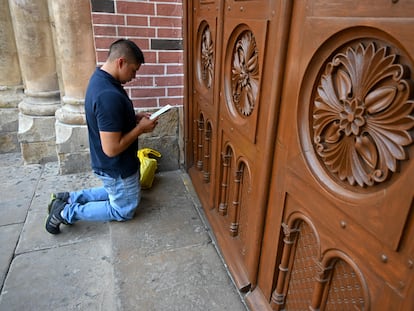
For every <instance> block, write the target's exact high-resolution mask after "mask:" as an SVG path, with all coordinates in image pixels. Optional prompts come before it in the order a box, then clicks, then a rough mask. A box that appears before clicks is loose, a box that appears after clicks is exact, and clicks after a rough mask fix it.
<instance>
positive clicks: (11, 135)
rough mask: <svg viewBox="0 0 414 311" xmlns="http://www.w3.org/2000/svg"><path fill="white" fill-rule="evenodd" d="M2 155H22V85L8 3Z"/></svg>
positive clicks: (3, 21)
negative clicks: (20, 105)
mask: <svg viewBox="0 0 414 311" xmlns="http://www.w3.org/2000/svg"><path fill="white" fill-rule="evenodd" d="M0 8H2V9H1V10H0V153H6V152H19V151H20V145H19V143H18V141H17V130H18V124H19V122H18V121H19V109H18V108H17V106H18V104H19V102H20V101H21V100H22V98H23V84H22V78H21V74H20V66H19V58H18V56H17V49H16V43H15V41H14V32H13V26H12V22H11V18H10V10H9V3H8V0H0Z"/></svg>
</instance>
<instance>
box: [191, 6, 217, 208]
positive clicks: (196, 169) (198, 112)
mask: <svg viewBox="0 0 414 311" xmlns="http://www.w3.org/2000/svg"><path fill="white" fill-rule="evenodd" d="M220 5H221V4H220V1H219V0H200V1H194V2H191V4H189V5H188V9H189V10H190V11H189V12H190V14H191V17H190V21H191V24H190V26H189V27H188V28H189V29H188V31H189V33H190V35H189V38H190V39H191V40H190V44H189V46H188V48H189V49H190V57H189V64H190V65H189V69H190V73H191V74H190V78H189V81H188V85H189V88H190V96H189V101H190V104H189V105H188V107H189V119H190V121H191V123H190V124H189V131H190V133H189V135H187V137H188V139H191V144H190V150H189V151H190V152H191V154H190V155H187V161H189V159H191V168H190V169H189V173H190V176H191V178H192V181H193V183H194V185H195V188H196V190H197V192H198V195H199V197H200V200H201V201H202V202H203V205H206V206H212V204H213V203H212V201H213V198H214V188H213V186H214V182H215V181H214V176H215V174H214V170H215V160H216V157H215V156H214V155H215V154H216V153H217V151H216V148H217V147H216V136H217V127H218V117H217V115H218V102H217V96H218V92H217V87H218V79H217V74H216V72H217V68H219V67H218V65H219V63H218V60H219V57H220V53H217V51H220V48H221V43H220V40H219V38H218V29H217V19H218V11H217V10H216V8H217V7H220ZM212 176H213V179H212Z"/></svg>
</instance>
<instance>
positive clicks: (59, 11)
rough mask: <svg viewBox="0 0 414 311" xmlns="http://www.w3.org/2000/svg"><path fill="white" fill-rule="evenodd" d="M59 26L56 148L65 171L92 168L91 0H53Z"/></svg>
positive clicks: (52, 13)
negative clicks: (88, 97) (88, 94)
mask: <svg viewBox="0 0 414 311" xmlns="http://www.w3.org/2000/svg"><path fill="white" fill-rule="evenodd" d="M49 10H50V16H51V18H52V20H53V25H54V27H55V31H54V36H55V40H56V51H57V53H56V54H57V58H58V64H59V66H60V73H61V88H62V92H63V97H62V103H63V106H62V107H61V108H60V109H58V110H57V111H56V149H57V154H58V159H59V167H60V173H61V174H68V173H75V172H81V171H85V170H90V157H89V143H88V133H87V127H86V121H85V110H84V98H85V91H86V87H87V85H88V81H89V78H90V76H91V74H92V73H93V71H94V70H95V67H96V57H95V45H94V37H93V30H92V18H91V7H90V1H89V0H70V1H67V0H49Z"/></svg>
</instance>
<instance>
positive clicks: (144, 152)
mask: <svg viewBox="0 0 414 311" xmlns="http://www.w3.org/2000/svg"><path fill="white" fill-rule="evenodd" d="M150 154H151V155H154V156H156V157H158V158H160V157H161V153H159V152H158V151H157V150H154V149H151V148H142V149H139V150H138V158H139V161H140V162H141V167H140V173H141V176H140V182H141V188H142V189H149V188H151V187H152V182H153V181H154V176H155V171H156V170H157V166H158V163H157V159H154V158H150V157H149V155H150Z"/></svg>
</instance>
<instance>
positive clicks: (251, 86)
mask: <svg viewBox="0 0 414 311" xmlns="http://www.w3.org/2000/svg"><path fill="white" fill-rule="evenodd" d="M231 73H232V74H231V81H232V98H233V102H234V104H235V106H236V108H237V110H238V111H239V112H240V113H241V114H242V115H245V116H249V115H250V114H251V113H252V111H253V108H254V104H255V101H256V97H257V92H258V86H259V61H258V52H257V48H256V40H255V38H254V35H253V34H252V32H251V31H245V32H243V33H242V35H241V36H240V37H239V39H238V40H237V42H236V45H235V48H234V53H233V67H232V71H231Z"/></svg>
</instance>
